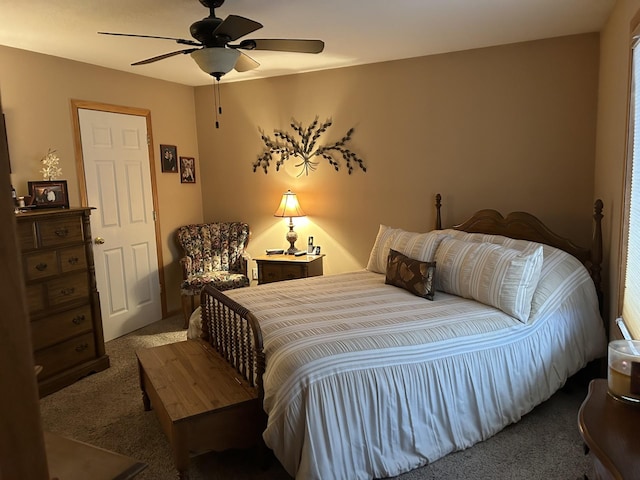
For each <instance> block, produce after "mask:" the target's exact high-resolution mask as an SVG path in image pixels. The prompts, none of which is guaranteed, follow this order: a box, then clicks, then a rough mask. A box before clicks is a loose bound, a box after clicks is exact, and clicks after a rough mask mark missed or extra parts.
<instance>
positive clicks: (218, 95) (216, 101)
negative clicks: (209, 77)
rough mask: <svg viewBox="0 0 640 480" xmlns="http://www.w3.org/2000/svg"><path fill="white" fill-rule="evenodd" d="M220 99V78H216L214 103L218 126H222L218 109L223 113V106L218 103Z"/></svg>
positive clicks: (214, 81)
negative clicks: (219, 121)
mask: <svg viewBox="0 0 640 480" xmlns="http://www.w3.org/2000/svg"><path fill="white" fill-rule="evenodd" d="M219 101H220V79H218V78H214V80H213V105H214V108H215V109H216V128H220V124H219V123H218V111H220V113H221V114H222V107H220V106H219V105H218V102H219Z"/></svg>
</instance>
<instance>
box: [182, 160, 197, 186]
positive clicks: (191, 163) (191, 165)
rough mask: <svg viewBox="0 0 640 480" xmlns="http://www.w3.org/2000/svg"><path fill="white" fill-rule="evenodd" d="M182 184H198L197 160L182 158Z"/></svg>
mask: <svg viewBox="0 0 640 480" xmlns="http://www.w3.org/2000/svg"><path fill="white" fill-rule="evenodd" d="M180 183H196V159H195V158H193V157H180Z"/></svg>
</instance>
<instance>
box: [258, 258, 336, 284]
mask: <svg viewBox="0 0 640 480" xmlns="http://www.w3.org/2000/svg"><path fill="white" fill-rule="evenodd" d="M323 257H324V254H322V255H301V256H299V257H296V256H295V255H262V256H260V257H255V258H254V260H255V261H256V263H257V264H258V285H262V284H263V283H271V282H280V281H282V280H295V279H296V278H307V277H317V276H319V275H322V258H323Z"/></svg>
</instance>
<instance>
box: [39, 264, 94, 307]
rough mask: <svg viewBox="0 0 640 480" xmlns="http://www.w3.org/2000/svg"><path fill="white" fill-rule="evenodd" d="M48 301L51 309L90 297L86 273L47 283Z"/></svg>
mask: <svg viewBox="0 0 640 480" xmlns="http://www.w3.org/2000/svg"><path fill="white" fill-rule="evenodd" d="M46 289H47V300H48V304H49V306H51V307H55V306H57V305H62V304H64V303H67V302H73V301H74V300H79V299H82V298H87V297H88V296H89V282H88V278H87V274H86V272H82V273H77V274H75V275H67V276H65V277H60V278H56V279H55V280H51V281H49V282H47V283H46Z"/></svg>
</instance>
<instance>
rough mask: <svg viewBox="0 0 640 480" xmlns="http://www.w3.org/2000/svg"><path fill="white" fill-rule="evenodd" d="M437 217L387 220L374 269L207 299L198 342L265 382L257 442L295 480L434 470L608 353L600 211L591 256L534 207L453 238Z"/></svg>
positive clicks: (479, 222) (482, 220) (458, 231)
mask: <svg viewBox="0 0 640 480" xmlns="http://www.w3.org/2000/svg"><path fill="white" fill-rule="evenodd" d="M436 208H437V213H438V214H437V219H438V220H437V225H436V229H435V230H432V231H428V232H424V233H418V232H406V231H404V230H401V229H397V228H392V227H388V226H384V225H381V226H380V228H379V231H378V235H377V237H376V239H375V242H374V246H373V248H372V251H371V255H370V258H369V262H368V265H367V268H366V269H365V270H362V271H355V272H349V273H343V274H336V275H328V276H323V277H313V278H307V279H300V280H292V281H288V282H280V283H272V284H266V285H261V286H258V287H255V288H247V289H239V290H235V291H229V292H224V293H222V292H219V291H217V290H215V289H213V288H207V289H205V290H204V291H203V293H202V298H201V306H202V307H201V315H202V337H203V338H204V339H205V340H207V341H209V342H210V343H211V344H212V345H213V347H214V348H216V349H217V350H218V351H219V352H220V354H221V355H223V356H224V357H225V358H226V359H227V360H228V361H229V362H231V363H232V364H234V365H235V366H236V368H237V370H238V372H240V373H241V374H242V375H243V376H244V377H245V378H247V379H248V380H249V381H250V382H253V383H254V384H255V385H256V386H257V387H258V389H259V392H260V396H261V397H262V402H263V406H264V410H265V413H266V417H265V429H264V433H263V439H264V441H265V443H266V445H267V446H268V447H269V448H270V449H271V450H273V452H274V454H275V455H276V457H277V458H278V459H279V461H280V462H281V463H282V465H283V466H284V468H285V469H286V470H287V471H288V472H289V474H291V475H292V476H293V477H295V478H297V479H322V480H327V479H349V480H352V479H372V478H381V477H390V476H395V475H398V474H400V473H403V472H406V471H409V470H412V469H414V468H417V467H420V466H422V465H425V464H427V463H430V462H433V461H435V460H437V459H439V458H441V457H443V456H444V455H447V454H448V453H450V452H453V451H457V450H462V449H465V448H468V447H470V446H472V445H474V444H475V443H477V442H480V441H482V440H485V439H487V438H489V437H491V436H492V435H494V434H495V433H497V432H499V431H500V430H501V429H503V428H504V427H505V426H507V425H509V424H511V423H514V422H517V421H518V420H519V419H520V418H521V417H522V416H523V415H525V414H526V413H527V412H529V411H530V410H532V409H533V408H534V407H535V406H536V405H538V404H540V403H542V402H544V401H545V400H547V399H548V398H549V397H550V396H551V395H552V394H553V393H554V392H556V391H557V390H558V389H559V388H560V387H562V386H563V385H564V383H565V382H566V381H567V379H568V378H569V377H570V376H571V375H573V374H575V373H577V372H578V371H579V370H581V369H582V368H584V367H585V366H586V365H587V364H588V363H589V362H591V361H592V360H595V359H598V358H602V357H604V356H605V354H606V341H607V340H606V338H607V337H606V333H605V328H604V326H603V323H602V319H601V315H600V309H601V301H602V291H601V287H600V268H601V267H600V264H601V259H602V243H601V226H600V221H601V218H602V202H600V201H598V202H596V204H595V209H594V219H595V228H594V240H593V244H592V245H591V247H590V248H581V247H578V246H577V245H575V244H573V243H572V242H570V241H569V240H567V239H564V238H562V237H560V236H558V235H556V234H554V233H552V232H551V231H550V230H549V229H548V228H547V227H545V226H544V225H543V224H542V222H540V221H539V220H538V219H537V218H535V217H533V216H532V215H529V214H526V213H513V214H510V215H508V216H507V217H506V218H505V217H502V216H501V215H500V214H499V213H498V212H495V211H493V210H482V211H480V212H478V213H476V214H475V215H474V216H473V217H472V218H471V219H469V220H468V221H466V222H464V223H463V224H461V225H458V226H455V227H452V228H448V229H443V228H441V225H440V208H441V202H440V197H439V196H437V200H436ZM434 262H435V265H434ZM430 297H431V298H430Z"/></svg>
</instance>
